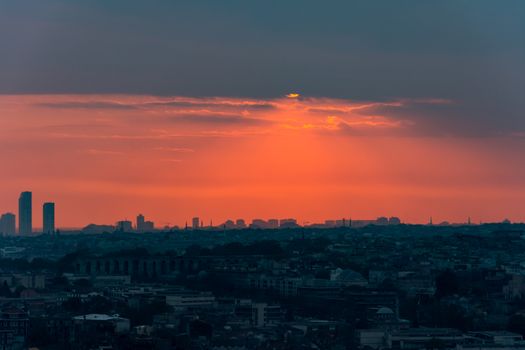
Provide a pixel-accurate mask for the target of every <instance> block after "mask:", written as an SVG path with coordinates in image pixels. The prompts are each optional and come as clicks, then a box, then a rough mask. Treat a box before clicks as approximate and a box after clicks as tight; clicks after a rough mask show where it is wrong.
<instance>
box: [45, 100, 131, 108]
mask: <svg viewBox="0 0 525 350" xmlns="http://www.w3.org/2000/svg"><path fill="white" fill-rule="evenodd" d="M35 106H38V107H46V108H57V109H124V110H126V109H137V107H136V105H131V104H125V103H115V102H102V101H93V102H90V101H86V102H43V103H36V104H35Z"/></svg>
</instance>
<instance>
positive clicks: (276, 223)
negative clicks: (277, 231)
mask: <svg viewBox="0 0 525 350" xmlns="http://www.w3.org/2000/svg"><path fill="white" fill-rule="evenodd" d="M268 228H279V220H277V219H269V220H268Z"/></svg>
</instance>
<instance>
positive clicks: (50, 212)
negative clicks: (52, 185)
mask: <svg viewBox="0 0 525 350" xmlns="http://www.w3.org/2000/svg"><path fill="white" fill-rule="evenodd" d="M43 219H44V225H43V226H42V227H43V230H42V232H43V233H48V234H53V233H55V203H44V206H43Z"/></svg>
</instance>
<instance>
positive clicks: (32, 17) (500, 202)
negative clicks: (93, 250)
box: [0, 0, 525, 227]
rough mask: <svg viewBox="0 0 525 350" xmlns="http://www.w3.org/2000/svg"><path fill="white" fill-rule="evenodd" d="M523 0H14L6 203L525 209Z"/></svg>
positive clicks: (6, 68) (71, 222)
mask: <svg viewBox="0 0 525 350" xmlns="http://www.w3.org/2000/svg"><path fill="white" fill-rule="evenodd" d="M523 18H525V3H524V2H523V1H519V0H508V1H505V2H500V1H495V0H494V1H485V0H477V1H472V0H471V1H464V0H440V1H437V0H436V1H426V0H422V1H403V0H400V1H395V2H394V1H387V0H384V1H374V0H371V1H337V0H334V1H329V2H323V3H321V2H319V1H310V0H301V1H293V0H289V1H282V0H281V1H220V2H219V1H212V0H209V1H204V0H203V1H153V2H149V1H148V2H144V1H135V0H126V1H118V0H116V1H111V2H107V1H102V0H93V1H89V2H74V1H66V0H47V1H41V0H39V1H37V0H27V1H26V0H16V1H15V0H12V1H11V0H0V47H1V48H2V50H1V54H0V164H2V166H1V171H0V212H8V211H9V212H15V213H16V211H17V199H18V195H19V193H20V192H21V191H25V190H31V191H33V193H34V203H33V206H34V217H35V226H41V225H40V221H41V210H40V206H41V204H42V203H43V202H44V201H54V202H56V206H57V223H58V225H59V226H62V227H81V226H84V225H86V224H88V223H92V222H95V223H107V224H111V223H114V222H115V221H117V220H121V219H124V218H128V219H134V217H135V216H136V215H137V214H138V213H143V214H144V215H145V216H146V217H147V218H148V219H151V220H154V221H155V222H156V223H157V225H159V226H164V225H180V226H182V225H184V223H185V222H186V221H190V219H191V217H193V216H199V217H201V218H202V219H203V220H204V221H205V222H206V223H208V222H209V220H213V222H214V223H220V222H223V221H224V220H226V219H236V218H245V219H248V220H249V219H252V218H286V217H295V218H297V219H298V220H299V222H300V223H306V222H320V221H323V220H324V219H339V218H353V219H370V218H375V217H377V216H382V215H385V216H399V217H401V219H402V220H403V221H405V222H415V223H424V222H427V221H428V219H429V217H431V216H432V217H433V220H434V222H439V221H442V220H447V221H451V222H464V221H466V220H467V217H469V216H470V217H471V218H472V220H473V221H474V222H478V221H483V222H487V221H501V220H503V219H505V218H508V219H511V220H513V221H525V161H524V159H523V154H524V152H525V115H524V112H523V111H524V107H525V21H523Z"/></svg>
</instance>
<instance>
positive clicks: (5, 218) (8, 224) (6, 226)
mask: <svg viewBox="0 0 525 350" xmlns="http://www.w3.org/2000/svg"><path fill="white" fill-rule="evenodd" d="M0 234H3V235H14V234H16V218H15V214H11V213H5V214H2V216H1V217H0Z"/></svg>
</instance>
